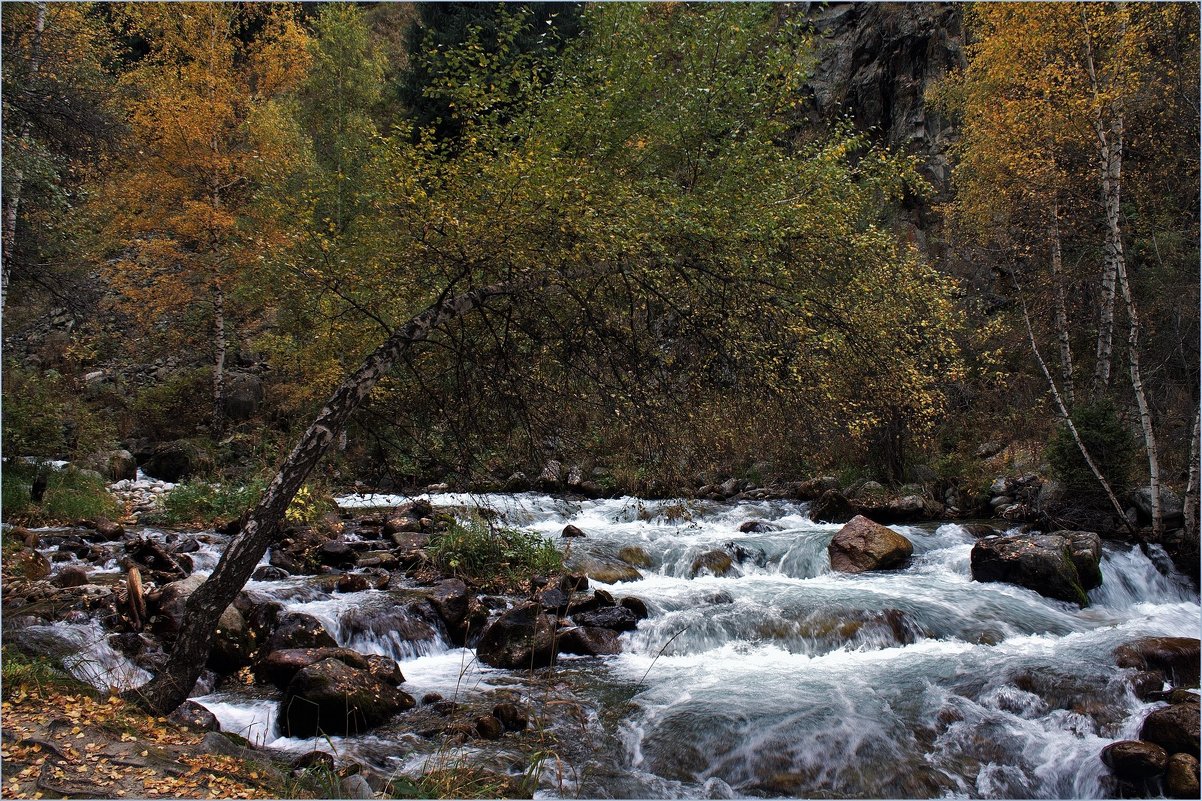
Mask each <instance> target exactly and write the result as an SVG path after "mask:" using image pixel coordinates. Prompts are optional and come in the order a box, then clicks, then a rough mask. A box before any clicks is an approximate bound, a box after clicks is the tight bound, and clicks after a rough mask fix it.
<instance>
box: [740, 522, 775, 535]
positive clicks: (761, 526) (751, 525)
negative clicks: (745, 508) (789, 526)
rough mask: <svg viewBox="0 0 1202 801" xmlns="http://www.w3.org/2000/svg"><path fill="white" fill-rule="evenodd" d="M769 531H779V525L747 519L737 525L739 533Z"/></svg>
mask: <svg viewBox="0 0 1202 801" xmlns="http://www.w3.org/2000/svg"><path fill="white" fill-rule="evenodd" d="M769 531H780V526H778V525H775V524H773V523H768V522H765V521H763V520H748V521H746V522H745V523H743V524H742V525H741V526H739V533H740V534H763V533H766V532H769Z"/></svg>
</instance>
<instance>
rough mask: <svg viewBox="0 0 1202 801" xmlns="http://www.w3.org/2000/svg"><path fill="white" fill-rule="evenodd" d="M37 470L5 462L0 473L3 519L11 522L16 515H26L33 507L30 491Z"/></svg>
mask: <svg viewBox="0 0 1202 801" xmlns="http://www.w3.org/2000/svg"><path fill="white" fill-rule="evenodd" d="M36 475H37V468H36V467H34V466H33V465H29V464H22V463H20V462H5V464H4V469H3V471H0V511H3V515H4V519H5V520H6V521H9V522H11V521H12V519H13V518H14V517H16V516H18V515H24V514H26V513H27V512H28V511H29V510H30V509H31V508H32V507H33V499H32V498H31V497H30V494H29V493H30V490H31V489H32V487H33V479H34V477H35V476H36Z"/></svg>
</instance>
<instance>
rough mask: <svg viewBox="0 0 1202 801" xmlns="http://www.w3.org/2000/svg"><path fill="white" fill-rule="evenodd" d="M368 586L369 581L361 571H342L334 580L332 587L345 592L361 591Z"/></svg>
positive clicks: (369, 584)
mask: <svg viewBox="0 0 1202 801" xmlns="http://www.w3.org/2000/svg"><path fill="white" fill-rule="evenodd" d="M370 586H372V585H371V582H370V581H368V579H367V576H365V575H363V574H362V573H344V574H343V575H341V576H339V577H338V580H337V581H335V582H334V589H335V590H337V591H338V592H345V593H350V592H363V591H364V590H366V589H367V588H368V587H370Z"/></svg>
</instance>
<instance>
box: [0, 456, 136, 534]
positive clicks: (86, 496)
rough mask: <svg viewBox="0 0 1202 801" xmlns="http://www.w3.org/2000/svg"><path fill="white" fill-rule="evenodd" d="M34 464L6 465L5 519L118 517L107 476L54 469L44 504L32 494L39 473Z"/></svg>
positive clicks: (47, 478) (35, 519)
mask: <svg viewBox="0 0 1202 801" xmlns="http://www.w3.org/2000/svg"><path fill="white" fill-rule="evenodd" d="M37 471H38V468H37V467H34V466H33V465H23V464H6V465H5V466H4V474H3V497H2V503H3V509H4V519H5V521H7V522H10V523H16V522H20V523H49V522H55V521H59V522H75V521H78V520H95V519H96V518H100V517H107V518H116V517H119V516H120V512H121V510H120V508H119V507H118V506H117V502H116V500H114V499H113V496H112V495H110V494H109V492H108V490H107V489H106V488H105V486H104V479H103V478H100V476H99V475H97V474H95V473H92V472H91V471H86V470H78V469H76V468H74V467H68V468H66V469H65V470H51V471H49V472H48V474H47V476H46V492H45V494H43V495H42V501H41V503H40V504H38V503H34V501H33V499H32V498H31V497H30V488H31V487H32V486H33V481H34V478H35V477H36V476H37Z"/></svg>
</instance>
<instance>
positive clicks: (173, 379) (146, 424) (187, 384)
mask: <svg viewBox="0 0 1202 801" xmlns="http://www.w3.org/2000/svg"><path fill="white" fill-rule="evenodd" d="M212 383H213V372H212V370H211V369H210V368H208V367H198V368H195V369H191V370H180V371H178V372H175V373H172V374H171V375H170V376H168V377H167V378H166V379H165V380H164V381H162V382H160V383H157V384H153V385H151V386H149V387H146V388H145V389H143V390H141V391H140V392H139V393H138V395H137V397H136V398H135V399H134V401H133V403H132V404H131V406H130V412H131V413H132V415H133V419H134V421H135V425H136V427H137V429H138V430H139V431H140V432H141V433H143V434H145V435H147V436H150V437H153V438H154V439H158V440H170V439H183V438H186V437H190V436H192V435H194V434H195V433H196V429H197V427H198V426H202V425H204V424H205V423H207V422H208V420H209V414H210V411H211V407H212V392H213V389H212Z"/></svg>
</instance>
